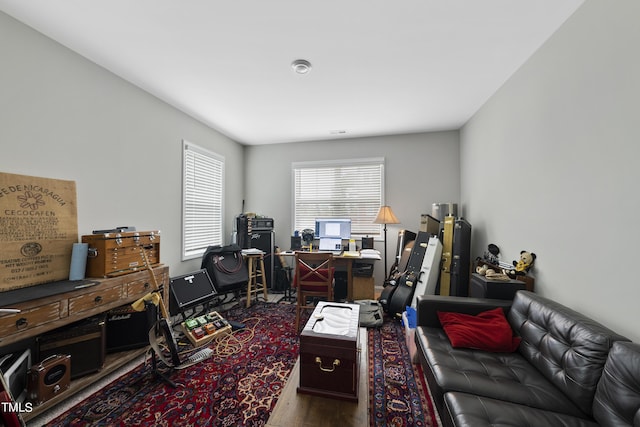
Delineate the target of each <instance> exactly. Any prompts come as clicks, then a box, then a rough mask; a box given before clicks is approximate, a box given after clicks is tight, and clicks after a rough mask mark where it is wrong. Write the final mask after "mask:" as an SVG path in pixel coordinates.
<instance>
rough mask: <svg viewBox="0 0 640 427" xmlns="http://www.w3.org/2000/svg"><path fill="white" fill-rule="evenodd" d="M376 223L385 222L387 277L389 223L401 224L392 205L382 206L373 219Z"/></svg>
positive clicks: (385, 267) (385, 266)
mask: <svg viewBox="0 0 640 427" xmlns="http://www.w3.org/2000/svg"><path fill="white" fill-rule="evenodd" d="M373 223H374V224H384V274H385V277H386V275H387V274H388V273H389V272H388V271H387V224H399V223H400V221H398V218H396V216H395V215H394V214H393V211H392V210H391V206H386V205H385V206H380V211H378V216H377V217H376V219H374V220H373Z"/></svg>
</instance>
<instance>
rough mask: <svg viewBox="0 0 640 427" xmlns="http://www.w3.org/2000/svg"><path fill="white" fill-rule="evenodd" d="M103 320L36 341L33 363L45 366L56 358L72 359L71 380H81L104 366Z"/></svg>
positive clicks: (53, 333) (42, 337) (74, 325)
mask: <svg viewBox="0 0 640 427" xmlns="http://www.w3.org/2000/svg"><path fill="white" fill-rule="evenodd" d="M105 346H106V339H105V321H104V316H96V317H94V318H90V319H87V320H83V321H80V322H77V323H74V324H72V325H70V326H68V327H65V328H61V329H56V330H55V331H54V332H50V333H47V334H45V335H41V336H39V337H38V338H36V350H37V352H36V360H38V361H42V362H44V361H45V360H46V359H47V358H48V357H50V356H53V355H59V354H68V355H70V356H71V379H75V378H78V377H81V376H83V375H87V374H90V373H93V372H96V371H99V370H100V369H102V367H103V366H104V358H105Z"/></svg>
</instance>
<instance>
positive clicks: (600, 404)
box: [593, 342, 640, 426]
mask: <svg viewBox="0 0 640 427" xmlns="http://www.w3.org/2000/svg"><path fill="white" fill-rule="evenodd" d="M593 417H594V418H595V420H596V421H598V423H600V424H601V425H607V426H611V425H617V426H618V425H619V426H640V345H639V344H635V343H628V342H616V343H614V344H613V347H612V348H611V351H610V352H609V358H608V359H607V362H606V363H605V365H604V370H603V373H602V378H601V379H600V382H599V383H598V387H597V390H596V396H595V399H594V402H593Z"/></svg>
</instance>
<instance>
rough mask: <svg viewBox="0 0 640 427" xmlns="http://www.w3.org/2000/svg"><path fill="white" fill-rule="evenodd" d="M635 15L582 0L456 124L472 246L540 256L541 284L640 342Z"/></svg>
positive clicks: (639, 9)
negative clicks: (463, 122)
mask: <svg viewBox="0 0 640 427" xmlns="http://www.w3.org/2000/svg"><path fill="white" fill-rule="evenodd" d="M639 19H640V2H637V1H632V0H620V1H616V2H602V1H592V0H587V2H585V4H584V5H583V6H582V7H581V8H580V9H578V11H577V12H576V13H575V14H574V15H573V16H572V17H571V18H570V19H569V20H568V21H567V23H566V24H565V25H564V26H562V27H561V28H560V29H559V30H558V31H557V32H556V34H555V35H554V36H553V37H552V38H551V39H550V40H549V41H548V42H547V43H546V44H545V45H544V46H542V48H541V49H540V50H539V51H538V52H537V53H536V54H535V55H534V56H533V57H532V58H531V59H530V60H529V61H528V62H527V63H526V64H525V65H524V66H523V67H522V68H521V69H520V70H519V71H518V72H517V73H516V74H515V75H514V76H513V77H512V78H511V79H510V80H509V81H508V82H507V83H506V84H505V85H504V87H502V89H501V90H500V91H498V93H496V94H495V95H494V96H493V98H492V99H491V100H490V101H489V102H488V103H487V104H486V105H485V106H484V107H483V108H482V109H481V110H480V111H479V112H478V113H477V114H476V115H475V116H474V117H473V119H472V120H471V121H470V122H469V123H467V125H466V126H464V128H463V129H462V130H461V176H462V200H463V204H464V206H465V207H466V211H467V215H468V217H469V220H470V222H471V223H472V224H473V226H474V230H475V232H474V236H473V247H474V251H475V253H477V254H481V253H482V251H483V250H484V249H485V248H486V245H487V244H488V243H495V244H497V245H498V246H499V247H500V248H501V251H502V253H503V257H502V258H503V260H506V261H511V260H513V259H516V258H517V256H518V254H519V252H520V250H523V249H526V250H530V251H533V252H535V253H536V254H537V255H538V259H537V261H536V268H535V276H536V290H537V292H539V293H541V294H542V295H545V296H548V297H550V298H553V299H555V300H557V301H559V302H561V303H564V304H567V305H569V306H571V307H573V308H574V309H576V310H578V311H582V312H584V313H586V314H588V315H591V316H592V317H594V318H595V319H597V320H599V321H601V322H603V323H605V324H606V325H607V326H609V327H610V328H612V329H615V330H616V331H618V332H620V333H622V334H625V335H627V336H628V337H629V338H632V339H634V340H635V341H639V340H640V332H638V328H637V325H638V324H640V315H639V314H638V307H637V305H638V301H640V286H639V285H638V279H637V277H636V276H635V273H634V270H633V268H634V265H635V263H636V262H637V260H636V258H637V252H636V250H637V248H638V244H639V242H640V225H639V223H638V220H637V219H636V218H635V214H636V213H637V212H638V211H639V208H640V197H639V194H640V193H639V192H638V188H637V183H638V182H640V168H638V165H637V162H638V157H639V156H640V145H638V140H639V137H640V132H639V130H638V119H637V117H638V100H639V99H640V49H639V48H638V45H639V42H640V26H639V25H638V21H639Z"/></svg>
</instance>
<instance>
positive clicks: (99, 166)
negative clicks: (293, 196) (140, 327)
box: [0, 12, 244, 274]
mask: <svg viewBox="0 0 640 427" xmlns="http://www.w3.org/2000/svg"><path fill="white" fill-rule="evenodd" d="M0 57H1V58H2V66H0V94H1V95H0V144H2V150H1V154H0V171H3V172H9V173H16V174H22V175H33V176H42V177H47V178H56V179H66V180H73V181H75V182H76V187H77V205H78V231H79V233H80V234H81V235H82V234H90V233H91V232H92V230H94V229H104V228H112V227H116V226H122V225H135V226H137V228H138V230H156V229H159V230H161V232H162V244H161V261H162V262H163V263H165V264H167V265H169V266H170V268H171V273H172V274H179V273H183V272H185V273H186V272H189V271H192V270H193V269H195V268H199V267H200V260H197V261H189V262H181V255H180V254H181V251H180V247H181V233H182V231H181V230H182V229H181V220H182V215H181V209H182V207H181V200H182V196H181V194H182V192H181V186H182V178H181V177H182V139H183V138H184V139H187V140H189V141H191V142H193V143H195V144H199V145H201V146H203V147H205V148H208V149H210V150H212V151H215V152H217V153H219V154H221V155H223V156H225V158H226V176H225V179H226V184H227V187H226V202H227V203H226V206H225V215H226V217H227V219H228V218H232V217H233V215H234V214H235V212H237V210H238V206H240V205H241V201H242V188H243V185H244V184H243V181H244V167H243V162H242V161H243V147H242V146H241V145H239V144H237V143H236V142H234V141H231V140H230V139H228V138H226V137H225V136H223V135H221V134H220V133H218V132H216V131H213V130H211V129H210V128H208V127H206V126H204V125H202V124H201V123H199V122H198V121H196V120H194V119H192V118H190V117H189V116H187V115H185V114H183V113H181V112H180V111H178V110H176V109H174V108H172V107H169V106H168V105H167V104H165V103H164V102H161V101H160V100H158V99H157V98H155V97H153V96H151V95H149V94H148V93H146V92H143V91H142V90H140V89H138V88H136V87H135V86H132V85H131V84H129V83H127V82H125V81H124V80H122V79H120V78H118V77H116V76H115V75H113V74H111V73H109V72H108V71H106V70H104V69H103V68H100V67H98V66H96V65H95V64H93V63H91V62H89V61H87V60H86V59H84V58H82V57H80V56H78V55H76V54H75V53H73V52H71V51H70V50H68V49H66V48H65V47H63V46H61V45H59V44H57V43H55V42H53V41H52V40H50V39H48V38H46V37H44V36H42V35H41V34H39V33H36V32H34V31H33V30H31V29H29V28H28V27H26V26H24V25H22V24H21V23H18V22H17V21H15V20H13V19H12V18H10V17H8V16H7V15H5V14H3V13H1V12H0ZM227 223H228V224H229V229H228V230H226V232H225V234H226V235H230V234H231V228H230V224H231V223H230V221H227Z"/></svg>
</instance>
